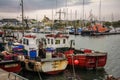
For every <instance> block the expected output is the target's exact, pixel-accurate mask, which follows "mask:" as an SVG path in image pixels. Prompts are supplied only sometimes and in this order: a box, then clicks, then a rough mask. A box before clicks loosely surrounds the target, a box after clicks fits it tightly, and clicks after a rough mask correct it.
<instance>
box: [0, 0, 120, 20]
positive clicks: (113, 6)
mask: <svg viewBox="0 0 120 80" xmlns="http://www.w3.org/2000/svg"><path fill="white" fill-rule="evenodd" d="M83 1H84V6H83ZM100 1H101V9H100ZM23 2H24V4H23V5H24V17H25V18H28V19H37V20H39V21H40V20H42V19H43V17H44V16H47V17H49V18H50V19H58V17H59V14H58V13H57V12H59V11H60V10H61V12H63V13H62V14H61V18H62V19H64V20H66V19H68V20H74V19H87V20H89V18H90V14H92V15H93V16H94V19H98V20H99V19H101V20H109V21H114V20H120V10H119V7H120V0H23ZM20 3H21V0H0V19H2V18H17V19H21V6H20ZM83 7H84V8H83ZM83 11H84V12H83ZM100 14H101V16H100Z"/></svg>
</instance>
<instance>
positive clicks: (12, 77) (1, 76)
mask: <svg viewBox="0 0 120 80" xmlns="http://www.w3.org/2000/svg"><path fill="white" fill-rule="evenodd" d="M0 80H28V79H26V78H24V77H22V76H19V75H18V74H16V73H13V72H7V71H4V70H2V69H0Z"/></svg>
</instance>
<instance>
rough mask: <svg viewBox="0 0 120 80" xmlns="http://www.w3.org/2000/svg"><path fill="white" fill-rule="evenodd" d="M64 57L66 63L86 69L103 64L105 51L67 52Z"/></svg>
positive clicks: (105, 55)
mask: <svg viewBox="0 0 120 80" xmlns="http://www.w3.org/2000/svg"><path fill="white" fill-rule="evenodd" d="M66 57H67V59H68V65H72V66H73V65H74V66H76V67H80V68H87V69H97V68H103V67H104V66H105V64H106V60H107V53H100V52H96V53H78V54H69V55H67V56H66Z"/></svg>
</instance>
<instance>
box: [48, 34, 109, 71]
mask: <svg viewBox="0 0 120 80" xmlns="http://www.w3.org/2000/svg"><path fill="white" fill-rule="evenodd" d="M46 41H48V42H49V44H48V45H47V47H52V48H54V49H56V52H64V54H65V55H66V58H67V59H68V65H74V66H78V67H80V68H95V69H96V68H102V67H104V66H105V64H106V60H107V53H106V52H98V51H93V50H90V49H80V50H77V49H75V48H74V47H75V42H74V40H70V39H69V36H67V35H63V34H60V33H59V34H56V35H55V34H48V35H46Z"/></svg>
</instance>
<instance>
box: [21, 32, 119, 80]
mask: <svg viewBox="0 0 120 80" xmlns="http://www.w3.org/2000/svg"><path fill="white" fill-rule="evenodd" d="M34 34H36V35H37V36H44V35H45V34H41V33H34ZM70 38H71V39H75V42H76V44H75V47H76V48H77V49H80V48H88V49H92V50H97V51H105V52H108V59H107V63H106V65H105V67H104V68H103V69H100V70H84V69H75V73H76V76H77V79H78V78H79V79H82V80H95V79H97V80H101V79H105V78H106V75H107V74H111V75H113V76H114V77H120V71H119V69H120V67H119V65H120V63H119V62H120V55H119V54H120V52H119V51H120V43H119V41H120V36H119V35H109V36H108V35H104V36H84V37H83V36H74V35H70ZM77 42H78V43H77ZM24 74H26V75H23V74H21V75H22V76H24V77H26V78H29V79H30V80H31V79H32V80H33V78H34V80H39V75H38V73H31V72H30V73H28V72H24ZM33 74H34V75H33ZM31 75H33V76H31ZM41 76H42V79H43V80H69V79H68V78H71V77H73V71H72V67H71V68H67V69H66V70H65V71H64V72H62V73H61V74H58V75H53V76H49V75H43V74H41ZM86 76H87V77H86ZM31 77H33V78H31ZM79 79H78V80H79Z"/></svg>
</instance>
